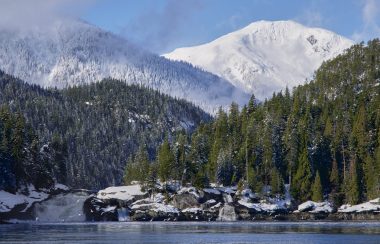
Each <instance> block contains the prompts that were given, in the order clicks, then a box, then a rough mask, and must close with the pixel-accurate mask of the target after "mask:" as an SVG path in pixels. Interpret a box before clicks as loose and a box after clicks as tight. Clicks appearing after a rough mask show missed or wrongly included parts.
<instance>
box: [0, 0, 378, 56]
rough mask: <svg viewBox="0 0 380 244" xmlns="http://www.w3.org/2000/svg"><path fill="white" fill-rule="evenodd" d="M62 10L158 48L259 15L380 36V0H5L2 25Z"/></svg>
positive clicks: (209, 35)
mask: <svg viewBox="0 0 380 244" xmlns="http://www.w3.org/2000/svg"><path fill="white" fill-rule="evenodd" d="M62 12H63V13H64V14H67V13H69V14H72V15H74V16H75V17H79V18H82V19H84V20H86V21H88V22H90V23H92V24H95V25H97V26H99V27H101V28H104V29H106V30H109V31H111V32H114V33H116V34H121V35H122V36H124V37H126V38H127V39H129V40H131V41H133V42H135V43H137V44H139V45H141V46H143V47H144V48H146V49H148V50H151V51H153V52H156V53H164V52H168V51H171V50H173V49H174V48H177V47H183V46H191V45H197V44H201V43H205V42H209V41H211V40H213V39H215V38H217V37H219V36H221V35H224V34H226V33H229V32H231V31H234V30H237V29H239V28H242V27H244V26H246V25H248V24H250V23H251V22H254V21H257V20H295V21H298V22H300V23H302V24H304V25H307V26H312V27H322V28H326V29H329V30H332V31H334V32H336V33H338V34H341V35H343V36H346V37H348V38H351V39H354V40H355V41H361V40H364V41H367V40H369V39H371V38H374V37H379V36H380V0H33V1H32V0H1V8H0V25H5V26H9V25H14V24H15V23H17V25H18V26H30V25H31V22H38V24H40V23H47V22H48V21H49V20H50V19H51V18H54V16H55V15H57V14H58V15H61V14H62ZM46 16H48V17H49V18H47V17H46Z"/></svg>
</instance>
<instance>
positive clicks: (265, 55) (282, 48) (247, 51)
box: [163, 21, 353, 100]
mask: <svg viewBox="0 0 380 244" xmlns="http://www.w3.org/2000/svg"><path fill="white" fill-rule="evenodd" d="M352 44H353V42H352V41H351V40H348V39H346V38H344V37H342V36H339V35H337V34H335V33H333V32H331V31H328V30H324V29H319V28H308V27H305V26H303V25H301V24H298V23H296V22H293V21H275V22H270V21H259V22H254V23H252V24H250V25H249V26H247V27H245V28H243V29H241V30H238V31H235V32H232V33H229V34H227V35H225V36H222V37H220V38H218V39H216V40H214V41H212V42H210V43H207V44H204V45H200V46H194V47H185V48H179V49H176V50H174V51H173V52H171V53H168V54H165V55H163V56H165V57H167V58H169V59H171V60H182V61H186V62H189V63H191V64H193V65H196V66H199V67H201V68H203V69H205V70H207V71H209V72H212V73H214V74H217V75H219V76H221V77H223V78H225V79H227V80H229V81H230V82H231V83H232V84H234V85H235V86H237V87H240V88H243V89H244V90H245V91H247V92H253V93H254V94H255V95H256V97H257V98H259V99H261V100H263V99H264V98H268V97H270V96H271V95H272V94H273V92H274V91H279V90H281V89H284V88H285V87H286V86H288V87H289V88H292V87H294V86H297V85H299V84H302V83H303V82H304V81H305V79H306V78H311V77H312V75H313V72H314V71H315V70H316V69H317V68H318V67H319V66H320V65H321V64H322V62H323V61H324V60H328V59H331V58H333V57H335V56H337V55H338V54H340V53H342V52H343V51H344V50H345V49H346V48H348V47H350V46H351V45H352Z"/></svg>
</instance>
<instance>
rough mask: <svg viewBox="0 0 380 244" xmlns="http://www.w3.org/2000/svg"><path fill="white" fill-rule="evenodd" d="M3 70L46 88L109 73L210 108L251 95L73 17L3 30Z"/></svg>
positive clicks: (0, 58)
mask: <svg viewBox="0 0 380 244" xmlns="http://www.w3.org/2000/svg"><path fill="white" fill-rule="evenodd" d="M0 69H1V70H3V71H4V72H5V73H8V74H11V75H13V76H17V77H19V78H21V79H23V80H25V81H26V82H28V83H35V84H39V85H41V86H44V87H58V88H62V87H66V86H73V85H80V84H84V83H89V82H97V81H100V80H101V79H103V78H108V77H111V78H115V79H120V80H125V81H126V82H127V83H138V84H143V85H145V86H148V87H152V88H154V89H157V90H160V91H161V92H163V93H166V94H169V95H171V96H174V97H178V98H184V99H187V100H189V101H192V102H193V103H195V104H196V105H199V106H200V107H202V108H203V109H205V110H206V111H208V112H215V111H216V109H217V108H218V107H219V106H227V105H229V104H230V103H231V102H232V101H236V102H238V103H240V104H242V103H245V102H246V101H247V100H248V95H247V94H246V93H244V92H242V91H241V90H240V89H237V88H235V87H234V86H232V85H231V84H230V83H229V82H227V81H225V80H224V79H221V78H219V77H218V76H215V75H213V74H211V73H208V72H205V71H203V70H200V69H198V68H194V67H193V66H192V65H190V64H187V63H184V62H174V61H169V60H167V59H165V58H163V57H159V56H157V55H155V54H151V53H148V52H145V51H143V50H142V49H140V48H138V47H136V46H134V45H132V44H131V43H129V42H128V41H126V40H125V39H123V38H121V37H119V36H117V35H114V34H112V33H109V32H106V31H103V30H102V29H100V28H97V27H95V26H92V25H90V24H88V23H85V22H83V21H79V20H73V19H71V20H64V21H63V20H57V21H55V22H54V23H49V24H47V26H45V27H38V28H37V27H34V28H30V29H25V30H24V29H23V30H18V29H17V30H16V29H4V28H3V29H0Z"/></svg>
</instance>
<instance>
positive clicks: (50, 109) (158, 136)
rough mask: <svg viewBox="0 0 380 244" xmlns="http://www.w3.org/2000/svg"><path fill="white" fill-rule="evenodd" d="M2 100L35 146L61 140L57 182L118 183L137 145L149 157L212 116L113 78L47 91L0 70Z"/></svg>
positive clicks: (94, 185) (79, 184)
mask: <svg viewBox="0 0 380 244" xmlns="http://www.w3.org/2000/svg"><path fill="white" fill-rule="evenodd" d="M0 104H2V105H3V106H5V105H6V106H7V107H8V108H9V110H10V111H12V112H13V113H17V114H19V115H20V116H23V117H25V120H26V123H27V124H29V125H30V127H31V128H33V129H34V130H35V134H36V135H38V137H39V138H40V140H39V142H38V143H36V144H38V145H34V146H35V147H37V146H38V147H41V146H43V144H44V143H48V142H51V141H56V142H57V143H59V145H61V149H62V150H61V151H62V152H61V153H62V155H63V156H64V157H65V160H64V162H65V164H64V165H62V167H64V168H65V170H63V171H62V172H64V173H62V174H61V175H58V176H57V177H56V178H57V180H58V181H59V182H60V183H64V184H68V185H70V186H73V187H84V188H89V189H97V188H100V187H106V186H109V185H113V184H118V183H120V182H121V180H122V176H123V170H124V166H125V163H126V161H127V158H128V156H129V155H131V153H133V152H135V151H136V149H137V148H138V145H146V147H147V149H148V150H149V155H150V158H151V159H152V158H153V157H154V155H155V148H156V146H157V145H159V143H160V142H161V141H162V140H163V138H164V137H165V136H167V135H169V136H170V137H171V136H173V135H175V134H176V133H177V132H179V131H183V132H184V133H185V134H186V133H190V132H191V131H192V130H193V129H194V128H195V127H196V126H197V125H198V124H199V123H200V122H202V121H209V120H210V119H211V117H210V116H209V115H208V114H206V113H205V112H203V111H202V110H201V109H199V108H197V107H195V106H193V105H192V104H190V103H188V102H186V101H184V100H179V99H174V98H171V97H169V96H167V95H163V94H161V93H159V92H157V91H153V90H151V89H147V88H143V87H139V86H137V85H126V84H125V83H124V82H120V81H116V80H104V81H102V82H99V83H94V84H91V85H85V86H80V87H73V88H68V89H64V90H46V89H42V88H40V87H38V86H36V85H28V84H26V83H24V82H23V81H20V80H18V79H15V78H13V77H11V76H9V75H6V74H4V73H2V72H1V73H0ZM16 125H17V124H16ZM53 139H54V140H53ZM25 150H26V149H25ZM26 170H27V169H26Z"/></svg>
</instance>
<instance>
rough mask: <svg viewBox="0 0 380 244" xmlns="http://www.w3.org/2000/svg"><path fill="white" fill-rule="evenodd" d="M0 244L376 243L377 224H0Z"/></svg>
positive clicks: (378, 236) (378, 235)
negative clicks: (56, 242)
mask: <svg viewBox="0 0 380 244" xmlns="http://www.w3.org/2000/svg"><path fill="white" fill-rule="evenodd" d="M0 237H1V238H0V243H3V242H7V243H13V242H28V243H33V242H34V243H36V242H41V241H44V242H47V243H49V242H52V241H54V240H59V241H62V242H76V243H205V242H207V243H221V242H223V243H252V242H253V241H254V242H255V243H305V242H307V243H308V244H313V243H344V244H349V243H366V244H367V243H380V222H368V223H357V222H350V223H333V222H320V223H318V222H307V223H305V222H299V223H293V222H292V223H290V222H231V223H224V222H223V223H217V222H213V223H206V222H204V223H189V222H181V223H175V222H169V223H167V222H166V223H165V222H154V223H136V222H126V223H117V222H115V223H109V222H108V223H66V224H39V225H37V224H16V225H0Z"/></svg>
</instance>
